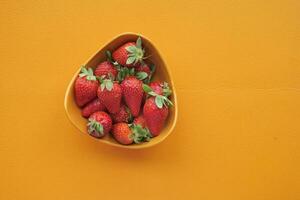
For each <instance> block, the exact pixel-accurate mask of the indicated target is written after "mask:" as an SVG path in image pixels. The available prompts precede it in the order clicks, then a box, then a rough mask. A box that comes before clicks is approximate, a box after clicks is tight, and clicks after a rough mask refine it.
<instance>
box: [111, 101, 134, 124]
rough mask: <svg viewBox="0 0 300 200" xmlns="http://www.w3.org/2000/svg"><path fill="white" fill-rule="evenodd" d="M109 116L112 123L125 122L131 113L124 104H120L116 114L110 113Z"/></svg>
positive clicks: (128, 119)
mask: <svg viewBox="0 0 300 200" xmlns="http://www.w3.org/2000/svg"><path fill="white" fill-rule="evenodd" d="M111 118H112V119H113V121H114V123H119V122H126V123H128V122H129V121H130V119H131V113H130V111H129V109H128V108H127V107H126V106H125V105H121V107H120V111H119V112H117V113H116V114H111Z"/></svg>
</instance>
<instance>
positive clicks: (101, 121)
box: [87, 111, 112, 138]
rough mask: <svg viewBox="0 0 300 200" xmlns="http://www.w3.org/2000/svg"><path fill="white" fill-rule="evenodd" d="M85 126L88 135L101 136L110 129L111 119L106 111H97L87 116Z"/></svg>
mask: <svg viewBox="0 0 300 200" xmlns="http://www.w3.org/2000/svg"><path fill="white" fill-rule="evenodd" d="M87 127H88V133H89V134H90V135H92V136H94V137H97V138H101V137H103V136H104V135H106V134H107V133H109V131H110V130H111V128H112V120H111V118H110V116H109V115H108V114H107V113H106V112H103V111H98V112H95V113H93V114H92V115H91V116H90V117H89V122H88V124H87Z"/></svg>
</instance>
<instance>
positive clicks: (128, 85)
mask: <svg viewBox="0 0 300 200" xmlns="http://www.w3.org/2000/svg"><path fill="white" fill-rule="evenodd" d="M121 87H122V92H123V95H124V100H125V103H126V105H127V106H128V107H129V109H130V111H131V114H132V116H134V117H137V116H138V115H139V112H140V108H141V104H142V99H143V94H144V91H143V83H142V81H140V80H138V79H137V78H136V77H134V76H128V77H126V78H125V79H124V80H123V81H122V83H121Z"/></svg>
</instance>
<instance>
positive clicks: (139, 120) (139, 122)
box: [133, 115, 146, 128]
mask: <svg viewBox="0 0 300 200" xmlns="http://www.w3.org/2000/svg"><path fill="white" fill-rule="evenodd" d="M133 124H135V125H140V126H141V127H142V128H145V127H146V122H145V118H144V117H143V115H140V116H138V117H136V118H134V120H133Z"/></svg>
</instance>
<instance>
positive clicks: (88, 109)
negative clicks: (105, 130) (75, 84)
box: [81, 98, 105, 117]
mask: <svg viewBox="0 0 300 200" xmlns="http://www.w3.org/2000/svg"><path fill="white" fill-rule="evenodd" d="M96 111H105V106H104V105H103V104H102V103H101V102H100V100H99V99H98V98H96V99H94V100H93V101H91V102H90V103H88V104H87V105H86V106H85V107H84V108H83V109H82V110H81V115H82V116H83V117H89V116H90V115H91V114H93V113H94V112H96Z"/></svg>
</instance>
